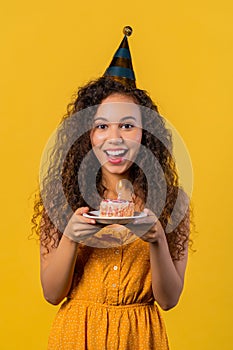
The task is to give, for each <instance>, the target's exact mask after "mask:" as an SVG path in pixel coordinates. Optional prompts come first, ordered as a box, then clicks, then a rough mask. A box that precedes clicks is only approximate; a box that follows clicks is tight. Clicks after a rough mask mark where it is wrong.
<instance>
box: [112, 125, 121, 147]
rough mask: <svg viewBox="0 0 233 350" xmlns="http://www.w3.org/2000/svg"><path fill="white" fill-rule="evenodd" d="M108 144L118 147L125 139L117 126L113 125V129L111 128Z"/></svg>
mask: <svg viewBox="0 0 233 350" xmlns="http://www.w3.org/2000/svg"><path fill="white" fill-rule="evenodd" d="M108 142H109V143H110V144H116V145H119V144H121V143H122V142H123V139H122V136H121V130H120V128H119V126H118V125H117V124H112V125H111V127H110V128H109V133H108Z"/></svg>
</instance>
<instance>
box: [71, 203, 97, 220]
mask: <svg viewBox="0 0 233 350" xmlns="http://www.w3.org/2000/svg"><path fill="white" fill-rule="evenodd" d="M88 211H89V208H88V207H80V208H78V209H77V210H76V211H75V213H74V218H75V219H76V217H78V218H79V219H78V222H81V223H86V224H95V223H96V221H95V220H94V219H90V218H86V217H84V216H83V214H84V213H88ZM75 221H76V220H75Z"/></svg>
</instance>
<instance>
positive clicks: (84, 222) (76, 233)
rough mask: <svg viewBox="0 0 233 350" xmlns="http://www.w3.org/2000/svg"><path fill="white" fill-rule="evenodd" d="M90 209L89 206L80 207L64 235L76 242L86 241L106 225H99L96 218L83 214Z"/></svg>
mask: <svg viewBox="0 0 233 350" xmlns="http://www.w3.org/2000/svg"><path fill="white" fill-rule="evenodd" d="M88 211H89V208H88V207H80V208H78V209H77V210H76V211H75V213H74V214H73V215H72V217H71V218H70V220H69V222H68V224H67V226H66V228H65V231H64V233H63V234H64V236H66V237H68V238H70V239H71V240H72V241H74V242H84V241H85V240H86V239H88V238H90V237H92V236H93V235H94V234H95V233H97V232H98V231H99V230H100V229H101V228H103V227H104V225H99V224H98V225H97V224H96V221H95V220H94V219H89V218H86V217H84V216H83V215H82V214H84V213H87V212H88Z"/></svg>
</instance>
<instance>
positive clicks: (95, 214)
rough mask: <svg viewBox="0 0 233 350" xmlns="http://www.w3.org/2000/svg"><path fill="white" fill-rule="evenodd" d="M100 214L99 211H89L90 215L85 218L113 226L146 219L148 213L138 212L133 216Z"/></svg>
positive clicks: (87, 214) (86, 214) (85, 214)
mask: <svg viewBox="0 0 233 350" xmlns="http://www.w3.org/2000/svg"><path fill="white" fill-rule="evenodd" d="M99 215H100V212H99V210H94V211H89V213H84V214H83V216H85V217H86V218H90V219H95V220H96V222H98V223H100V224H105V225H112V224H121V225H124V224H128V223H130V222H132V221H134V220H135V219H139V218H144V217H145V216H147V215H146V213H144V212H138V211H135V212H134V215H133V216H121V217H119V216H110V217H108V216H99Z"/></svg>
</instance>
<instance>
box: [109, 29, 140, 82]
mask: <svg viewBox="0 0 233 350" xmlns="http://www.w3.org/2000/svg"><path fill="white" fill-rule="evenodd" d="M132 32H133V29H132V28H131V27H129V26H126V27H124V29H123V33H124V34H125V36H124V38H123V40H122V42H121V44H120V46H119V48H118V49H117V51H116V53H115V55H114V56H113V59H112V61H111V63H110V65H109V67H108V68H107V70H106V71H105V73H104V76H107V77H112V78H113V79H114V80H117V81H119V82H121V83H123V84H124V85H126V86H127V87H131V88H136V82H135V75H134V71H133V65H132V59H131V54H130V51H129V44H128V36H130V35H131V34H132Z"/></svg>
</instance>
